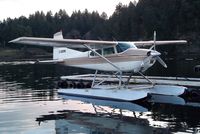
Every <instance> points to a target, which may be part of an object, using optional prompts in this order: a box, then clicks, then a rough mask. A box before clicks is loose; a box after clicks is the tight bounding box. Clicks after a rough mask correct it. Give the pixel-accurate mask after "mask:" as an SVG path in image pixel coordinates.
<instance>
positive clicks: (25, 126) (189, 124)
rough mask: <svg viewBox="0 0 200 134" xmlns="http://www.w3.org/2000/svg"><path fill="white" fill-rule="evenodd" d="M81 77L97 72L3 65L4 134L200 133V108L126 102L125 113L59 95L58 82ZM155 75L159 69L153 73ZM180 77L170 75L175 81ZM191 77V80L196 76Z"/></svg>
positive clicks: (0, 126)
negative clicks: (74, 75)
mask: <svg viewBox="0 0 200 134" xmlns="http://www.w3.org/2000/svg"><path fill="white" fill-rule="evenodd" d="M188 68H191V67H188ZM186 69H187V68H186ZM182 70H184V69H182ZM161 71H162V70H161ZM80 73H93V71H92V72H91V71H88V70H82V69H81V70H80V69H75V68H69V67H63V66H60V65H35V64H32V62H25V63H23V64H21V63H12V64H11V63H2V64H1V65H0V133H1V134H7V133H27V134H37V133H38V134H39V133H40V134H41V133H48V134H49V133H57V134H64V133H69V134H77V133H78V134H80V133H81V134H88V133H89V134H119V133H120V134H121V133H126V134H127V133H129V134H132V133H136V134H138V133H147V134H149V133H182V132H184V133H195V132H199V130H200V117H199V113H200V105H199V104H196V105H197V106H196V107H195V106H183V105H177V104H164V103H149V104H148V105H140V104H134V103H132V104H129V103H128V104H126V103H123V105H122V106H123V108H122V109H120V108H118V107H117V106H114V107H111V106H107V105H106V104H108V102H103V101H101V102H95V103H92V102H91V101H90V100H87V103H86V102H83V101H82V100H79V99H73V98H70V99H69V98H68V99H67V98H65V99H63V98H62V96H58V95H57V89H56V82H57V81H58V80H59V77H60V76H62V75H71V74H80ZM151 73H154V70H150V71H149V72H148V74H151ZM178 73H179V72H178ZM178 73H177V72H176V73H175V74H173V71H172V72H170V74H173V75H174V76H176V75H179V74H178ZM184 73H186V72H184ZM192 73H193V72H191V73H187V75H188V76H194V75H193V74H192ZM161 74H162V73H161ZM166 75H167V74H166ZM196 76H197V77H198V76H199V74H196V75H195V77H196ZM126 105H127V108H126Z"/></svg>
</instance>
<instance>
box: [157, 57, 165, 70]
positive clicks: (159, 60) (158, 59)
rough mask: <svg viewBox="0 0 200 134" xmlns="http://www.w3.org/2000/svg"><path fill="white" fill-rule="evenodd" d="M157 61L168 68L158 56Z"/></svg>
mask: <svg viewBox="0 0 200 134" xmlns="http://www.w3.org/2000/svg"><path fill="white" fill-rule="evenodd" d="M156 60H157V61H158V62H159V63H160V64H161V65H162V66H163V67H165V68H167V64H165V62H164V61H163V60H162V59H161V58H160V57H159V56H156Z"/></svg>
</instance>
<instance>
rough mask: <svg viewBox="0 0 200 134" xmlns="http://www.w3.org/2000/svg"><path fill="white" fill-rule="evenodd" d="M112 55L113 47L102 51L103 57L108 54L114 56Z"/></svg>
mask: <svg viewBox="0 0 200 134" xmlns="http://www.w3.org/2000/svg"><path fill="white" fill-rule="evenodd" d="M114 53H115V50H114V47H109V48H104V49H103V55H110V54H114Z"/></svg>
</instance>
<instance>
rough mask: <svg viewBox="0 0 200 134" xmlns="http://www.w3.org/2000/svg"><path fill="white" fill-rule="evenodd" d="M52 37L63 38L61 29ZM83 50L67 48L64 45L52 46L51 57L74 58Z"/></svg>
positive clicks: (56, 58) (57, 58)
mask: <svg viewBox="0 0 200 134" xmlns="http://www.w3.org/2000/svg"><path fill="white" fill-rule="evenodd" d="M53 38H54V39H60V40H62V39H63V35H62V31H60V32H57V33H55V34H54V36H53ZM82 53H83V52H80V51H76V50H73V49H69V48H66V47H54V48H53V59H54V60H63V59H68V58H74V57H78V56H79V55H81V54H82Z"/></svg>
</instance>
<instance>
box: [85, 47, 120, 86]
mask: <svg viewBox="0 0 200 134" xmlns="http://www.w3.org/2000/svg"><path fill="white" fill-rule="evenodd" d="M83 45H84V46H85V47H86V48H88V49H89V50H91V51H92V52H94V53H95V54H96V55H98V56H99V57H101V58H102V59H104V60H105V61H106V62H107V63H109V64H110V65H111V66H113V67H114V68H116V70H117V72H118V73H119V88H121V87H122V71H121V69H120V68H119V67H118V66H116V65H115V64H113V63H112V62H111V61H110V60H108V59H107V58H106V57H104V56H103V55H101V54H99V53H97V52H96V51H95V50H94V49H92V48H91V47H89V46H88V45H87V44H83Z"/></svg>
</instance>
